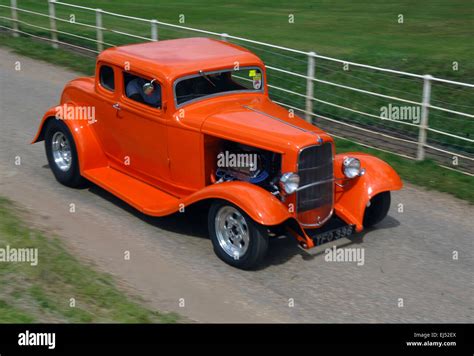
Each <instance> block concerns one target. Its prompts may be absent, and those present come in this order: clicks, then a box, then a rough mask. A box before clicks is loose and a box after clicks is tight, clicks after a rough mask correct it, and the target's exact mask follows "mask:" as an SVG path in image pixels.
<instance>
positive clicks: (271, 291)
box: [0, 49, 474, 323]
mask: <svg viewBox="0 0 474 356" xmlns="http://www.w3.org/2000/svg"><path fill="white" fill-rule="evenodd" d="M17 61H19V62H20V64H21V70H20V71H17V70H15V64H16V62H17ZM76 76H77V74H76V73H73V72H71V71H67V70H65V69H62V68H58V67H55V66H52V65H50V64H48V63H45V62H40V61H35V60H31V59H29V58H26V57H22V56H19V55H16V54H13V53H11V52H9V51H8V50H6V49H0V195H2V196H7V197H9V198H10V199H12V200H14V201H15V202H17V204H18V205H19V206H20V207H21V208H22V209H23V210H24V214H25V217H26V218H28V219H29V220H31V224H33V225H35V226H37V227H39V228H41V229H43V230H45V231H50V232H52V233H54V234H56V235H58V236H60V238H61V240H63V241H64V243H65V244H66V246H67V247H68V248H69V249H70V250H71V251H73V252H74V253H75V254H76V255H77V256H79V257H80V258H81V259H84V260H87V261H89V262H91V263H93V264H94V265H96V267H97V268H98V269H100V270H103V271H106V272H108V273H110V274H112V275H114V276H115V277H116V279H117V280H118V281H119V283H120V284H121V285H122V286H123V288H125V289H128V290H130V291H132V292H133V293H135V294H137V295H140V296H142V297H143V298H144V299H145V300H146V303H147V304H148V305H149V306H151V307H153V308H158V309H161V310H167V311H176V312H178V313H181V314H182V315H185V316H186V317H188V318H190V319H192V320H196V321H198V322H318V323H321V322H322V323H325V322H349V323H351V322H428V323H431V322H472V321H473V298H474V297H473V296H474V293H473V290H474V283H473V272H474V263H473V261H474V259H473V237H474V207H473V206H470V205H469V204H467V203H465V202H463V201H460V200H457V199H455V198H452V197H451V196H449V195H445V194H442V193H438V192H428V191H425V190H423V189H420V188H418V187H415V186H411V185H408V184H407V185H406V187H405V188H404V189H403V190H402V191H400V192H395V193H394V194H393V195H392V208H391V210H390V212H389V216H388V217H387V218H386V219H385V220H384V221H383V222H382V223H380V224H379V225H378V226H377V228H376V229H373V230H370V231H367V232H365V233H363V234H360V235H358V236H356V237H355V238H353V239H352V241H349V240H340V241H339V242H338V245H341V246H345V248H358V249H363V251H364V264H363V265H357V263H355V262H328V261H326V259H325V254H324V248H320V249H319V250H315V251H312V252H311V253H307V252H304V251H302V250H300V249H299V248H298V247H297V246H296V244H295V243H294V242H293V240H291V239H283V238H282V239H275V240H274V241H272V242H271V245H270V251H269V257H268V259H267V264H266V265H265V266H264V267H263V268H262V269H260V270H258V271H253V272H245V271H240V270H236V269H233V268H231V267H229V266H227V265H225V264H224V263H222V262H221V261H220V260H218V259H217V257H216V256H215V255H214V253H213V251H212V248H211V242H210V240H209V239H207V237H206V235H207V232H206V223H205V220H204V218H205V215H204V213H203V212H201V211H193V210H190V211H188V212H187V213H186V214H179V215H174V216H171V217H167V218H149V217H146V216H144V215H142V214H140V213H139V212H137V211H135V210H134V209H132V208H131V207H129V206H127V205H126V204H124V203H122V202H121V201H119V200H118V199H116V198H114V197H113V196H111V195H110V194H109V193H107V192H105V191H104V190H102V189H100V188H98V187H95V186H92V187H90V188H88V189H79V190H78V189H69V188H66V187H64V186H61V185H60V184H59V183H57V182H56V181H55V180H54V178H53V175H52V173H51V171H50V170H49V168H48V166H47V160H46V157H45V154H44V145H43V144H42V143H40V144H35V145H30V144H29V142H30V141H31V139H32V138H33V136H34V134H35V132H36V130H37V127H38V123H39V120H40V118H41V116H42V115H43V113H44V112H45V110H46V109H47V108H48V107H50V106H52V105H55V104H57V103H58V100H59V95H60V92H61V89H62V87H63V85H64V84H65V83H66V82H67V81H68V80H70V79H72V78H74V77H76ZM17 157H20V159H21V164H20V165H16V164H15V163H18V162H16V161H17ZM473 188H474V187H473ZM71 204H74V207H75V212H70V210H71V209H70V208H71ZM327 247H330V246H325V248H327ZM125 251H129V252H130V260H126V259H125V258H124V253H125ZM361 251H362V250H361ZM454 251H457V253H458V259H455V258H453V256H455V255H456V253H455V252H454ZM39 258H40V263H41V251H39ZM401 301H403V305H401Z"/></svg>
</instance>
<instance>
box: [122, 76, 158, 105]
mask: <svg viewBox="0 0 474 356" xmlns="http://www.w3.org/2000/svg"><path fill="white" fill-rule="evenodd" d="M146 83H151V85H149V86H148V87H147V88H146V89H144V85H145V84H146ZM125 93H126V94H127V97H129V98H130V99H133V100H137V101H139V102H142V103H145V104H148V105H150V106H153V107H160V106H161V90H160V86H159V85H157V84H155V79H153V80H152V81H151V82H148V81H147V80H145V79H143V78H140V77H136V78H134V79H132V80H131V81H129V82H128V84H127V88H126V90H125Z"/></svg>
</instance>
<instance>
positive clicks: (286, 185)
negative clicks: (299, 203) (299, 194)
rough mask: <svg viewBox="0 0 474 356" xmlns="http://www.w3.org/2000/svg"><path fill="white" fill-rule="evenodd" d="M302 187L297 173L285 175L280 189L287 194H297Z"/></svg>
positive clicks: (281, 179)
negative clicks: (299, 187)
mask: <svg viewBox="0 0 474 356" xmlns="http://www.w3.org/2000/svg"><path fill="white" fill-rule="evenodd" d="M299 185H300V176H299V175H297V174H296V173H291V172H290V173H285V174H283V175H282V176H281V178H280V188H281V189H283V190H284V191H285V193H286V194H291V193H294V192H296V190H297V189H298V186H299Z"/></svg>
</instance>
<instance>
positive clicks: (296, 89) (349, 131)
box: [0, 0, 474, 175]
mask: <svg viewBox="0 0 474 356" xmlns="http://www.w3.org/2000/svg"><path fill="white" fill-rule="evenodd" d="M47 3H48V13H42V12H39V11H33V10H31V9H26V8H19V7H18V6H17V1H16V0H11V4H10V6H8V5H0V9H1V8H4V9H8V10H9V11H10V16H0V19H2V20H5V21H7V22H9V24H10V26H4V25H1V26H0V28H3V29H8V30H10V31H12V34H13V36H18V35H19V34H25V35H30V36H33V37H38V38H42V39H47V40H49V41H50V42H51V45H52V46H53V47H54V48H58V45H68V46H72V47H73V48H78V49H83V50H86V51H88V52H93V53H98V52H100V51H102V50H103V49H104V47H112V46H115V45H114V44H113V43H112V42H114V41H105V40H104V38H105V37H106V36H109V34H113V35H115V36H117V35H118V36H123V37H126V38H129V39H130V41H132V40H141V41H158V40H161V39H162V31H165V30H167V29H168V30H169V29H172V30H176V31H186V32H189V33H198V34H202V35H206V36H212V37H216V38H219V39H221V40H224V41H230V42H236V43H239V44H241V43H242V44H243V45H244V46H245V45H247V46H249V47H252V48H257V49H258V50H261V51H264V52H267V53H270V54H274V55H279V56H281V57H282V58H285V59H289V60H290V62H295V63H298V64H299V65H301V66H304V67H303V68H304V69H303V70H302V72H301V73H298V72H297V71H296V70H295V69H293V68H291V66H292V65H287V66H285V65H281V63H277V65H273V64H272V65H270V64H268V61H266V62H267V65H266V68H267V69H268V70H269V71H270V73H275V76H277V75H283V76H287V78H291V79H286V80H285V79H283V77H280V82H279V83H277V84H278V85H275V84H273V83H271V84H269V88H270V89H271V90H272V91H273V92H274V93H275V96H277V97H282V94H284V95H290V96H294V97H295V98H300V99H301V100H302V101H300V102H299V103H296V104H295V103H293V102H291V100H289V99H288V98H285V97H283V100H280V99H279V100H278V101H277V100H275V102H277V103H279V104H281V105H283V106H285V107H287V108H288V109H291V110H297V111H299V112H301V113H303V114H304V116H305V118H306V120H308V121H310V122H314V121H315V120H316V121H318V123H319V124H320V123H321V120H324V122H325V123H326V125H329V129H330V130H329V131H331V133H332V134H333V135H334V136H336V137H338V135H337V134H335V133H334V132H332V131H337V132H339V131H340V132H342V133H341V134H340V136H341V137H345V138H351V140H352V141H354V142H356V143H360V144H364V145H365V146H369V147H372V146H370V145H367V143H364V135H366V134H367V135H368V134H370V135H371V136H372V137H379V138H380V139H381V140H384V141H383V142H381V143H379V144H378V145H374V147H373V148H376V149H380V150H382V151H389V152H391V153H395V154H398V155H400V156H403V157H408V158H412V159H417V160H423V159H425V158H426V157H427V153H426V151H427V150H430V152H437V153H438V154H443V155H445V156H446V155H447V156H446V157H444V162H446V160H449V158H450V157H449V156H451V158H452V157H455V158H456V159H462V160H463V162H464V163H465V164H464V165H463V166H462V168H463V169H464V170H467V171H468V172H465V173H467V174H470V175H472V172H474V163H473V162H474V157H473V155H472V154H473V153H474V145H472V144H473V143H474V139H472V135H470V132H468V133H467V134H463V133H460V132H455V133H454V132H448V131H447V130H446V126H449V124H448V125H447V124H446V123H445V122H444V121H443V120H455V121H453V122H462V123H463V125H461V126H459V127H461V128H463V127H468V128H469V129H471V126H469V125H473V123H474V121H473V120H472V119H474V115H473V114H472V113H468V112H464V111H461V110H458V109H457V108H456V110H454V109H453V108H450V107H445V106H441V105H438V104H437V105H435V104H434V103H432V91H433V87H434V86H437V85H442V86H443V89H445V88H447V87H448V86H450V87H452V88H454V89H453V90H460V91H462V93H463V94H466V93H467V94H469V95H471V94H473V92H474V91H472V89H473V88H474V84H469V83H464V82H459V81H454V80H448V79H444V78H438V77H434V76H431V75H427V74H426V75H420V74H415V73H409V72H404V71H398V70H394V69H388V68H381V67H376V66H372V65H367V64H361V63H355V62H351V61H345V60H342V59H338V58H333V57H328V56H323V55H319V54H317V53H315V52H305V51H301V50H297V49H293V48H287V47H283V46H278V45H274V44H270V43H265V42H261V41H256V40H251V39H246V38H242V37H237V36H232V35H229V34H226V33H217V32H212V31H206V30H202V29H197V28H192V27H187V26H182V25H177V24H171V23H166V22H161V21H158V20H157V19H144V18H139V17H134V16H127V15H123V14H118V13H113V12H109V11H105V10H102V9H95V8H90V7H85V6H81V5H76V4H69V3H64V2H61V1H55V0H48V1H47ZM63 9H72V10H74V9H75V10H78V11H81V12H84V13H86V14H89V15H91V16H92V17H93V20H92V21H93V23H92V24H91V23H86V22H85V21H77V22H76V21H74V22H72V21H70V20H68V19H66V18H63V17H61V16H60V15H57V13H58V10H63ZM19 14H21V15H19ZM26 15H28V16H35V17H38V18H43V19H47V20H48V21H49V26H48V27H47V26H40V25H38V24H37V23H32V22H28V21H25V20H23V19H21V17H22V16H26ZM105 17H112V18H116V19H121V20H127V21H133V22H136V23H137V24H138V23H139V24H143V25H145V26H149V27H148V30H146V33H130V31H128V32H127V31H125V30H122V29H118V28H116V27H115V28H114V27H113V24H110V23H108V22H107V20H108V18H107V19H106V18H105ZM109 22H110V21H109ZM58 24H59V25H61V24H71V25H74V26H77V27H78V28H82V29H83V31H92V33H87V34H86V33H83V32H81V31H79V30H78V32H76V31H75V32H76V33H72V32H68V31H63V30H59V29H58ZM26 29H30V31H27V30H26ZM35 31H37V32H35ZM47 34H49V38H45V35H47ZM148 36H149V37H148ZM114 39H115V40H117V37H114ZM74 40H75V41H76V42H74ZM77 41H85V42H87V43H94V44H95V45H94V48H90V46H87V45H82V46H81V45H80V44H78V42H77ZM71 42H72V43H71ZM85 42H84V43H85ZM120 42H122V40H120ZM81 43H82V42H81ZM276 51H279V52H276ZM296 56H298V59H297V58H296ZM322 61H326V62H327V63H333V64H334V63H335V64H342V65H343V66H346V67H347V66H350V67H355V68H359V69H361V70H367V71H370V72H368V73H380V74H384V75H387V76H389V78H394V79H410V80H414V81H416V80H419V81H420V83H419V85H420V87H419V100H416V99H414V100H412V99H407V98H404V97H400V96H395V95H389V94H386V93H383V92H379V91H373V90H368V89H364V88H362V87H359V86H355V85H353V84H342V83H341V82H336V81H334V80H329V79H322V78H321V77H320V76H318V68H321V69H325V68H326V67H325V66H324V65H323V64H322ZM326 69H327V70H330V69H328V68H326ZM333 71H334V70H333ZM342 73H343V72H342ZM348 75H349V74H348ZM269 77H270V78H271V75H270V76H269ZM348 78H349V79H350V77H348ZM359 81H360V80H359ZM367 81H368V80H366V82H367ZM316 84H318V85H324V86H328V87H330V88H336V89H337V90H344V91H347V92H352V93H354V95H364V96H367V97H372V98H374V100H381V99H385V100H390V101H391V102H394V103H404V104H410V105H413V106H416V107H419V108H420V109H421V118H420V121H419V122H417V123H414V122H408V121H404V120H399V119H391V118H389V117H386V116H384V115H382V114H378V115H377V114H374V113H373V112H372V113H371V112H367V110H362V109H360V108H357V107H354V106H353V107H350V105H348V104H345V103H344V100H342V99H344V98H342V97H340V96H339V97H338V98H339V100H338V101H336V102H334V101H331V100H332V99H331V100H330V99H326V98H322V97H320V96H319V97H318V94H319V95H321V91H318V92H317V93H316V94H315V85H316ZM399 91H400V90H399ZM334 97H336V95H334ZM437 101H438V102H441V100H437ZM314 103H319V104H322V105H325V106H328V107H330V108H332V109H334V110H341V112H343V113H347V115H349V114H351V115H357V116H356V117H355V119H352V120H351V119H347V118H346V117H345V116H346V114H337V115H336V114H333V115H328V114H327V113H324V112H322V111H321V110H319V108H318V107H316V108H315V105H314ZM459 106H462V107H470V106H469V105H459ZM473 107H474V106H473ZM473 107H470V108H471V109H472V108H473ZM370 109H372V110H373V109H374V108H373V107H370ZM435 113H439V114H436V115H450V116H444V117H441V120H438V122H442V123H443V126H442V127H441V128H439V127H438V128H436V127H430V120H429V118H430V116H431V115H435ZM331 116H332V117H331ZM363 118H366V119H371V120H375V121H371V122H364V121H363V120H364V119H363ZM454 118H455V119H454ZM460 120H464V121H460ZM384 122H386V123H388V122H389V123H390V124H391V125H392V126H390V127H380V123H384ZM449 122H451V121H449ZM331 125H332V126H331ZM398 127H400V129H399V128H398ZM344 130H345V131H344ZM407 130H408V131H407ZM354 132H358V133H359V138H360V140H356V139H354V134H353V133H354ZM431 136H433V137H431ZM355 137H356V138H357V134H356V135H355ZM387 140H388V141H387ZM449 140H451V141H449ZM361 141H362V142H361ZM394 143H398V144H403V145H404V146H401V148H398V147H395V148H393V147H391V148H387V147H380V146H384V144H385V145H393V144H394ZM407 145H408V146H410V147H411V148H407V147H408V146H407ZM377 146H378V147H377ZM408 151H410V152H411V154H407V152H408ZM433 154H434V153H433ZM433 154H431V156H433ZM434 158H437V157H436V155H435V156H434ZM444 162H442V163H444ZM453 168H458V169H457V170H460V171H462V170H461V169H459V167H456V166H455V167H453ZM469 171H470V172H469Z"/></svg>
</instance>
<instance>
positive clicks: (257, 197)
mask: <svg viewBox="0 0 474 356" xmlns="http://www.w3.org/2000/svg"><path fill="white" fill-rule="evenodd" d="M205 199H222V200H227V201H229V202H231V203H233V204H235V205H237V206H238V207H240V208H241V209H242V210H243V211H245V212H246V213H247V214H248V215H249V216H250V217H251V218H252V219H253V220H255V221H256V222H258V223H259V224H262V225H267V226H272V225H278V224H281V223H282V222H284V221H285V220H287V219H288V218H290V217H291V216H292V215H291V213H290V212H289V211H288V208H287V207H286V206H285V205H284V204H283V203H282V202H281V201H280V200H278V199H277V198H275V196H273V195H272V194H270V193H269V192H268V191H266V190H265V189H263V188H261V187H259V186H257V185H254V184H250V183H247V182H224V183H217V184H213V185H209V186H207V187H205V188H203V189H201V190H199V191H197V192H196V193H194V194H192V195H190V196H189V197H187V198H184V199H182V200H181V203H183V204H185V205H191V204H192V203H195V202H198V201H200V200H205Z"/></svg>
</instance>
